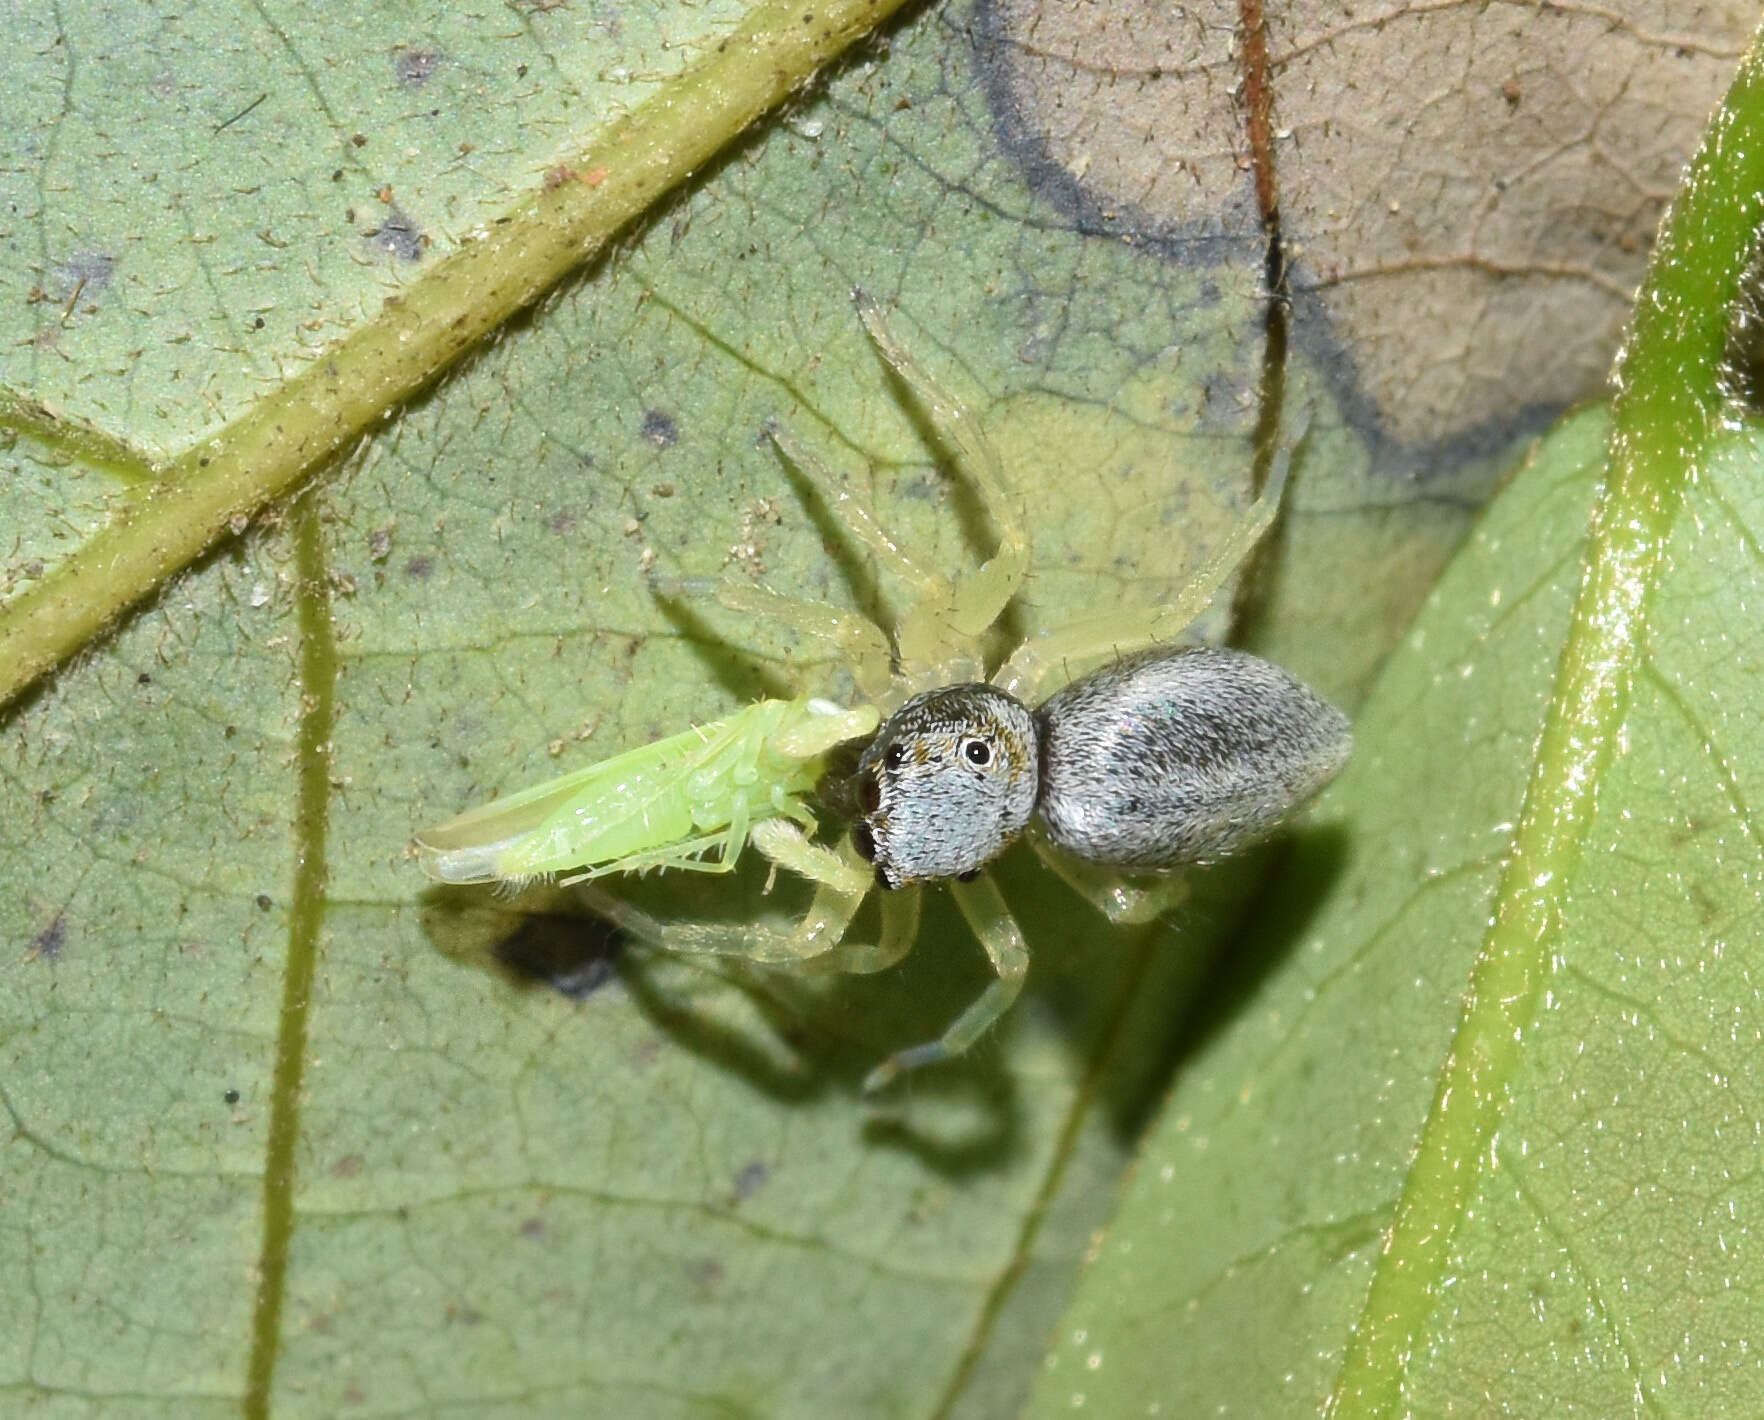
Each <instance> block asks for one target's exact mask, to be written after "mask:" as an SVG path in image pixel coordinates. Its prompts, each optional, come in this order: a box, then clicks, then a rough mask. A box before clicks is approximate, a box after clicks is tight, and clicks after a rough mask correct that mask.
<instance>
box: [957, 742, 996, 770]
mask: <svg viewBox="0 0 1764 1420" xmlns="http://www.w3.org/2000/svg"><path fill="white" fill-rule="evenodd" d="M962 755H963V757H964V758H966V759H967V761H968V763H969V764H974V765H978V766H980V767H981V768H985V767H986V766H987V765H988V764H991V763H992V746H991V745H989V744H987V743H986V741H985V740H969V741H968V742H967V743H966V744H965V745H963V746H962Z"/></svg>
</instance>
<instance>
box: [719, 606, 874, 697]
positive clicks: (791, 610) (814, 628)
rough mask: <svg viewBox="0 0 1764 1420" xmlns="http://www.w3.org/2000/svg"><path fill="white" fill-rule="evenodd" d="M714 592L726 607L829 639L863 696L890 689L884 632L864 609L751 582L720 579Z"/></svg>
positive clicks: (804, 633)
mask: <svg viewBox="0 0 1764 1420" xmlns="http://www.w3.org/2000/svg"><path fill="white" fill-rule="evenodd" d="M716 597H717V600H718V601H719V602H721V603H722V604H723V605H724V606H726V607H728V608H729V610H730V611H739V612H745V613H747V614H748V615H750V616H755V617H761V618H764V619H765V620H768V621H776V622H781V623H783V624H784V625H785V626H788V627H789V628H790V629H791V630H793V631H796V632H798V633H800V634H801V635H804V636H812V637H814V638H815V639H816V640H817V641H825V642H827V643H828V644H829V645H831V646H833V647H834V648H835V649H837V650H838V652H839V653H840V655H841V656H842V657H843V658H844V660H845V661H846V663H847V665H848V666H849V667H850V669H851V675H852V679H853V680H854V681H856V682H857V687H858V689H859V690H860V691H862V692H863V694H864V695H865V696H866V697H868V698H871V699H874V698H876V697H877V696H880V695H882V694H883V693H884V692H886V690H887V689H888V685H889V680H890V677H891V674H892V665H893V660H894V657H893V653H892V651H890V649H889V646H888V638H887V637H886V636H884V635H883V634H882V628H881V627H879V626H877V625H876V623H875V622H873V621H871V620H870V618H869V617H867V616H864V615H863V614H862V613H860V612H855V611H841V610H839V609H838V608H837V607H830V606H826V605H824V604H823V603H821V602H811V601H802V600H799V599H797V598H796V597H786V596H782V595H780V594H779V593H777V592H774V591H771V590H770V589H769V588H766V587H759V586H755V585H753V584H752V583H750V582H719V583H717V588H716Z"/></svg>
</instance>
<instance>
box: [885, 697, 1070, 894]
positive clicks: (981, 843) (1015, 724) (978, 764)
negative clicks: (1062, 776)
mask: <svg viewBox="0 0 1764 1420" xmlns="http://www.w3.org/2000/svg"><path fill="white" fill-rule="evenodd" d="M1039 758H1040V744H1039V736H1038V735H1037V733H1036V729H1035V717H1034V715H1032V714H1031V713H1030V711H1029V708H1028V707H1027V706H1026V705H1024V704H1023V703H1022V702H1021V701H1020V700H1018V699H1017V698H1016V697H1015V696H1014V695H1007V694H1006V693H1005V692H1004V691H1002V690H998V689H996V688H995V687H993V686H990V685H950V686H945V687H943V688H942V689H940V690H928V691H926V692H925V693H924V694H923V695H915V696H914V697H913V698H912V699H911V700H909V701H907V703H906V704H905V705H903V706H901V707H900V709H898V710H896V711H895V712H894V714H892V715H890V716H889V717H888V719H887V721H886V722H884V724H883V726H882V728H881V730H880V731H879V732H878V733H877V735H876V738H875V739H874V740H873V741H871V743H870V746H869V748H868V749H866V750H865V751H864V753H863V757H862V758H861V759H859V761H858V776H859V779H858V791H857V797H858V802H859V804H860V806H861V808H862V810H863V818H862V819H861V820H860V821H859V822H858V823H857V824H856V825H855V826H854V827H853V828H852V831H851V836H852V842H853V843H854V844H855V845H856V846H857V851H858V852H859V853H860V854H861V855H862V856H863V857H865V858H867V859H869V860H870V862H872V863H874V864H875V865H876V881H877V882H878V883H880V884H881V885H882V886H883V887H885V888H894V887H900V886H902V885H903V884H906V883H918V882H933V881H936V880H938V879H941V878H961V877H968V876H971V875H973V874H975V873H977V872H979V871H980V869H982V868H984V867H985V866H986V865H987V864H988V863H990V862H991V861H992V860H993V859H994V858H996V857H997V856H998V855H999V854H1000V853H1002V852H1004V850H1005V849H1006V848H1007V847H1009V846H1010V843H1011V840H1013V839H1014V838H1016V836H1017V835H1018V834H1019V833H1021V832H1022V831H1023V829H1024V828H1025V827H1027V826H1028V823H1029V816H1030V815H1031V814H1033V813H1034V812H1035V790H1036V784H1037V782H1038V779H1039V775H1038V772H1037V769H1036V763H1037V760H1038V759H1039Z"/></svg>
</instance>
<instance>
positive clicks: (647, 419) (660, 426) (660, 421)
mask: <svg viewBox="0 0 1764 1420" xmlns="http://www.w3.org/2000/svg"><path fill="white" fill-rule="evenodd" d="M643 437H644V438H645V439H648V440H649V442H650V443H652V444H654V445H655V446H656V448H658V449H671V448H673V447H674V445H675V444H677V443H679V442H680V426H679V425H678V424H676V423H675V422H674V420H673V417H672V416H671V415H668V414H664V413H662V411H661V410H659V409H649V410H645V411H644V414H643Z"/></svg>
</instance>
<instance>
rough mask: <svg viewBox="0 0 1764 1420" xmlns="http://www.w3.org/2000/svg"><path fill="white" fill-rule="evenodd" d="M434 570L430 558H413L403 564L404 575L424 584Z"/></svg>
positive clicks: (432, 560)
mask: <svg viewBox="0 0 1764 1420" xmlns="http://www.w3.org/2000/svg"><path fill="white" fill-rule="evenodd" d="M434 570H435V562H434V559H433V558H430V557H421V556H418V557H413V558H411V559H410V561H408V562H406V563H405V564H404V575H405V576H407V577H409V578H410V579H411V580H412V581H416V582H426V581H427V580H428V579H429V574H430V573H431V572H433V571H434Z"/></svg>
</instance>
